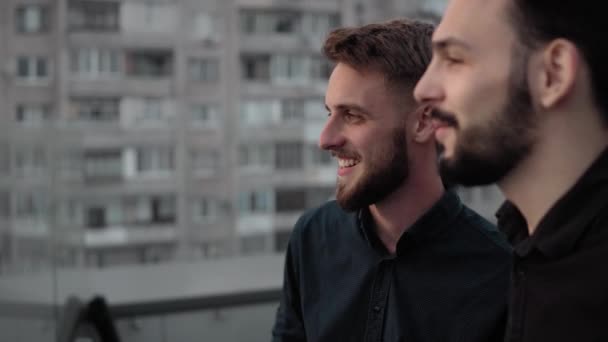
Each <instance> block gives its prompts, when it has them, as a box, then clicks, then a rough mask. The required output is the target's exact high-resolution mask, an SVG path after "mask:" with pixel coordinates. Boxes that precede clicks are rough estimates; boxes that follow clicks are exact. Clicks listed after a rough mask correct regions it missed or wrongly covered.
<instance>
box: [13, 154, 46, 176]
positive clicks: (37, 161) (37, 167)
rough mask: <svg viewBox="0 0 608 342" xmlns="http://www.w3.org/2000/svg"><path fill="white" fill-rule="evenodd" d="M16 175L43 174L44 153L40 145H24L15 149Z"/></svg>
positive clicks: (44, 167)
mask: <svg viewBox="0 0 608 342" xmlns="http://www.w3.org/2000/svg"><path fill="white" fill-rule="evenodd" d="M13 165H14V167H15V175H16V176H17V177H23V178H27V177H41V176H44V174H45V169H46V155H45V151H44V149H43V148H42V147H24V148H19V149H17V150H15V155H14V163H13Z"/></svg>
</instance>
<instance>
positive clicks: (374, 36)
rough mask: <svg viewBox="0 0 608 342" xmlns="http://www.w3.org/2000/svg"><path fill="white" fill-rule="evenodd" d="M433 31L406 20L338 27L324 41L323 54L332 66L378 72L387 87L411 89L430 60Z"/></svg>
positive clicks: (423, 23) (419, 23)
mask: <svg viewBox="0 0 608 342" xmlns="http://www.w3.org/2000/svg"><path fill="white" fill-rule="evenodd" d="M433 30H434V26H433V25H432V24H428V23H425V22H421V21H416V20H408V19H398V20H391V21H388V22H384V23H377V24H369V25H365V26H361V27H346V28H339V29H336V30H334V31H332V32H331V33H330V34H329V36H328V37H327V39H326V40H325V44H324V45H323V54H324V55H325V56H326V57H327V58H328V59H330V60H331V61H332V62H334V63H344V64H347V65H349V66H350V67H353V68H355V69H357V70H372V71H377V72H380V73H382V74H383V75H384V76H385V77H386V80H387V82H388V85H390V86H397V87H400V88H401V87H405V88H407V89H409V88H411V89H413V87H414V86H415V85H416V83H417V82H418V80H419V79H420V78H421V77H422V75H423V74H424V71H425V70H426V68H427V66H428V65H429V63H430V61H431V57H432V48H431V36H432V34H433Z"/></svg>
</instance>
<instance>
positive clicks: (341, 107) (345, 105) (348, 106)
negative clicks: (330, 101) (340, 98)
mask: <svg viewBox="0 0 608 342" xmlns="http://www.w3.org/2000/svg"><path fill="white" fill-rule="evenodd" d="M335 107H336V109H337V110H348V109H354V110H356V111H357V112H360V113H362V114H368V111H367V110H366V109H365V108H363V107H361V106H359V105H357V104H354V103H342V104H339V105H336V106H335ZM325 109H326V110H327V111H328V112H331V109H329V106H328V105H327V104H325Z"/></svg>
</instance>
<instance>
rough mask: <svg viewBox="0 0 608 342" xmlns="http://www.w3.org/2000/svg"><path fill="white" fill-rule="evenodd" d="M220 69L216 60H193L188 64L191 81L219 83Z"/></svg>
mask: <svg viewBox="0 0 608 342" xmlns="http://www.w3.org/2000/svg"><path fill="white" fill-rule="evenodd" d="M219 69H220V66H219V62H218V61H217V60H215V59H206V58H202V59H191V60H190V61H189V63H188V75H189V77H190V80H191V81H197V82H210V83H211V82H217V81H218V80H219V72H220V71H219Z"/></svg>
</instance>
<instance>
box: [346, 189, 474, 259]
mask: <svg viewBox="0 0 608 342" xmlns="http://www.w3.org/2000/svg"><path fill="white" fill-rule="evenodd" d="M462 208H463V204H462V202H461V201H460V198H458V195H456V194H455V193H454V192H452V191H445V193H444V194H443V195H442V197H441V198H440V199H439V201H437V202H436V203H435V204H434V205H433V206H432V207H431V208H430V209H429V210H428V211H427V212H426V213H424V214H423V215H422V216H421V217H420V218H419V219H418V220H417V221H416V222H414V224H413V225H411V226H410V227H409V228H408V229H407V230H406V232H405V233H404V234H403V236H402V237H401V239H400V240H399V242H398V243H397V254H399V253H400V250H402V249H403V248H404V247H403V245H404V243H405V241H406V240H410V241H414V242H415V243H424V242H425V241H428V240H432V239H433V238H434V237H435V236H436V235H437V234H439V233H440V232H441V231H442V230H443V229H445V228H446V227H448V226H450V224H451V223H452V221H453V220H454V219H455V218H456V217H457V216H458V214H459V213H460V211H461V210H462ZM357 227H358V228H359V230H360V232H361V234H362V235H363V237H364V238H365V239H366V240H367V241H368V243H370V244H371V245H376V244H377V243H380V241H379V239H378V237H377V235H376V233H375V231H374V222H373V219H372V216H371V213H370V211H369V208H367V207H366V208H363V209H361V210H359V211H358V212H357Z"/></svg>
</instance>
